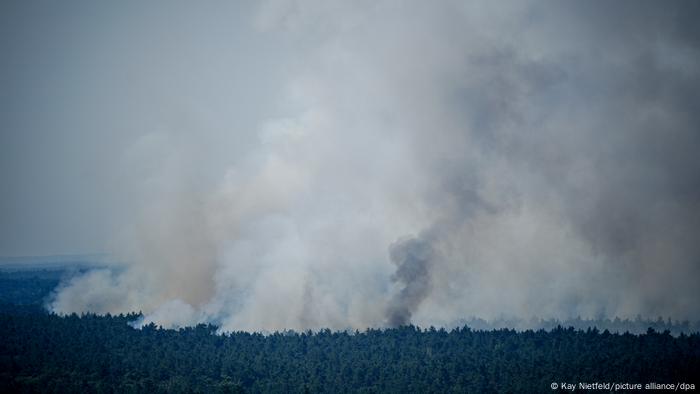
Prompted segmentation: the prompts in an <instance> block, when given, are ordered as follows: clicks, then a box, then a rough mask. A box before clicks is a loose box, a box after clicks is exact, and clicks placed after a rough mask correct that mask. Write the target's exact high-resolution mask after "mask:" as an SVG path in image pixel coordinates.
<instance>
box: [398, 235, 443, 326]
mask: <svg viewBox="0 0 700 394" xmlns="http://www.w3.org/2000/svg"><path fill="white" fill-rule="evenodd" d="M432 254H433V252H432V250H431V246H430V243H428V242H425V241H423V240H421V239H418V238H409V239H406V240H402V241H397V242H396V243H394V244H392V245H391V248H390V249H389V256H390V258H391V262H392V263H394V264H395V265H396V272H395V273H394V275H393V276H392V277H391V280H392V281H393V282H395V283H399V284H400V285H402V286H403V287H402V288H401V290H400V291H399V293H398V294H396V295H395V296H394V298H392V299H391V301H389V306H388V310H387V322H388V324H389V326H390V327H397V326H402V325H406V324H409V323H410V322H411V316H412V315H413V312H414V311H415V310H416V309H417V308H418V306H419V305H420V303H421V302H422V301H423V300H424V299H425V298H426V297H427V296H428V294H429V293H430V287H431V283H430V271H431V270H432V267H431V266H430V265H431V263H432V261H433V256H432Z"/></svg>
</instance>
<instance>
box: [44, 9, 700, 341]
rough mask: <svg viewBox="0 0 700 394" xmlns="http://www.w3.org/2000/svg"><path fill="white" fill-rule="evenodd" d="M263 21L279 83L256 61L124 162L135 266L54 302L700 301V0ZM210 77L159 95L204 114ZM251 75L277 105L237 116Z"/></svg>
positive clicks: (669, 307)
mask: <svg viewBox="0 0 700 394" xmlns="http://www.w3.org/2000/svg"><path fill="white" fill-rule="evenodd" d="M243 15H245V16H246V17H247V18H248V19H249V21H248V22H249V23H250V24H253V23H254V24H255V28H254V29H255V30H253V32H249V34H251V35H253V36H258V35H259V36H264V37H266V38H265V39H266V40H271V41H273V42H275V43H276V44H275V45H278V46H279V47H280V48H279V51H273V53H274V55H270V51H265V50H260V51H257V50H256V49H255V48H248V47H245V49H246V50H248V51H249V52H246V53H250V54H251V56H253V57H255V56H258V57H263V56H266V57H265V58H266V59H269V58H268V57H267V56H269V57H271V59H272V60H271V62H270V64H272V65H273V66H270V67H277V68H276V69H275V70H276V73H273V75H274V76H275V77H274V78H277V79H275V80H276V81H279V85H278V86H274V87H273V88H269V87H267V88H265V87H264V86H263V85H264V81H267V79H266V75H258V74H255V73H253V71H251V78H253V79H252V80H253V81H259V82H260V91H258V90H257V85H256V84H255V83H253V84H250V83H249V84H248V85H241V86H244V87H243V88H242V90H236V89H232V92H231V94H232V95H234V96H235V97H236V98H237V99H236V100H213V101H216V102H217V104H216V105H221V106H224V107H225V106H226V103H234V104H231V105H230V106H229V107H226V108H224V109H223V110H218V107H217V108H215V109H214V110H211V108H207V107H206V106H205V108H204V109H201V110H199V109H198V110H196V111H195V110H192V112H194V115H191V116H185V115H182V116H181V115H178V116H175V117H174V119H173V118H172V116H171V115H167V113H169V112H168V111H160V112H157V113H156V114H154V115H153V116H154V117H156V118H157V119H159V120H161V122H160V123H159V127H156V128H155V129H153V130H149V131H148V132H143V133H140V134H139V135H138V136H137V137H135V138H133V139H130V140H129V141H130V143H129V144H127V145H126V148H125V149H124V151H123V152H122V153H123V154H122V155H121V161H120V162H119V165H118V167H119V173H120V174H121V175H120V177H119V184H120V185H123V186H124V190H125V191H124V194H123V196H124V198H123V204H124V206H126V207H129V209H125V208H124V207H122V208H121V209H119V210H118V211H119V212H128V213H127V214H123V215H122V216H123V217H122V218H121V222H122V224H123V225H122V226H121V231H120V232H118V233H117V234H115V235H114V243H115V245H116V246H115V249H116V250H117V252H118V253H119V255H120V256H121V257H122V260H123V261H125V268H124V270H123V271H120V272H106V271H97V272H92V273H89V274H86V275H85V276H82V277H77V278H73V279H72V280H71V281H70V282H68V283H65V284H64V285H63V286H62V287H61V288H60V289H59V290H58V292H57V294H56V297H55V299H54V300H53V301H52V303H51V304H50V308H51V309H52V310H53V311H56V312H59V313H69V312H74V311H76V312H80V311H95V312H118V311H130V310H134V311H138V310H141V311H143V312H144V320H143V321H142V322H139V324H148V323H149V322H155V323H156V324H162V325H164V326H182V325H186V324H196V323H198V322H212V323H215V324H218V325H219V326H220V327H221V329H222V330H283V329H309V328H321V327H330V328H334V329H345V328H365V327H368V326H384V325H389V326H396V325H402V324H408V323H414V324H420V325H431V324H432V325H449V324H451V323H452V322H454V321H457V320H459V319H461V318H465V317H468V316H479V317H483V318H485V319H496V318H502V317H516V318H522V319H529V318H531V317H533V316H538V317H542V318H559V319H567V318H571V317H575V316H582V317H584V318H585V317H589V318H597V317H613V316H620V317H623V318H624V317H634V316H636V315H637V314H641V315H643V316H659V315H661V316H668V317H671V318H674V319H698V318H700V293H699V290H698V286H697V284H696V283H695V282H696V279H697V278H698V277H700V242H699V241H700V239H699V238H698V237H699V235H700V160H699V159H698V155H697V148H698V147H700V133H698V124H700V116H699V115H698V111H696V110H695V106H696V105H697V103H698V102H700V89H698V87H700V67H698V65H700V61H699V60H700V46H699V45H698V43H699V42H700V34H699V31H698V29H697V27H696V26H697V24H696V23H695V20H696V18H695V16H698V9H697V6H696V5H695V4H694V3H691V2H688V3H685V2H674V3H664V4H660V3H656V2H649V3H647V2H624V1H622V2H616V3H614V4H609V3H606V2H586V3H581V4H572V3H560V2H534V3H530V2H519V3H517V4H498V3H493V2H480V1H475V2H466V3H465V2H451V1H445V2H438V3H434V2H418V1H417V2H393V1H386V2H384V1H381V2H370V3H367V4H362V3H349V2H333V1H330V2H329V1H318V2H316V1H300V2H297V1H273V2H267V3H265V4H264V5H263V6H262V7H261V9H259V10H257V11H256V12H254V13H247V14H243ZM176 29H179V27H177V28H176ZM202 29H203V31H200V32H198V33H197V34H199V35H194V36H193V37H198V38H199V39H201V40H202V42H208V41H207V39H208V38H209V36H210V34H211V35H212V36H217V37H220V36H219V35H218V31H217V30H216V29H212V30H211V31H210V30H208V29H207V27H204V26H203V27H202ZM251 29H253V28H251ZM237 45H243V44H237ZM226 48H227V47H226V46H225V45H222V51H224V50H226ZM236 49H240V48H238V47H235V46H234V49H233V50H234V51H235V50H236ZM246 56H247V55H246ZM214 58H215V59H216V57H214ZM195 66H196V65H195ZM195 66H193V68H194V69H198V68H197V67H195ZM144 67H145V66H144ZM218 72H219V74H217V73H214V74H213V75H214V76H217V75H218V76H220V77H222V78H223V77H224V76H225V75H227V74H226V71H218ZM182 73H185V74H184V75H185V76H189V75H190V74H188V73H187V72H185V71H179V72H178V73H175V74H170V73H169V72H168V71H167V70H166V71H164V73H163V76H162V78H164V80H165V81H166V82H167V81H170V80H171V79H172V80H173V81H180V80H181V79H180V77H182ZM207 75H209V74H207ZM209 77H210V78H213V77H211V76H209ZM271 78H272V77H271ZM241 80H245V79H244V78H241ZM163 85H164V86H166V85H167V83H164V84H163ZM209 86H210V85H207V84H205V85H204V86H202V87H201V90H196V91H195V94H193V95H192V96H188V94H189V93H192V92H191V91H190V90H187V89H184V92H183V93H182V94H180V95H178V94H172V92H171V91H170V90H169V89H166V91H165V93H163V95H162V97H159V96H158V94H157V90H156V93H150V94H152V95H155V99H156V100H158V99H161V100H163V102H164V103H166V104H165V105H166V107H167V108H171V109H172V112H173V113H179V111H181V110H182V111H183V112H184V113H188V108H190V106H194V107H196V108H199V107H198V105H202V103H205V102H208V101H207V100H208V99H211V97H209V96H208V95H207V94H206V92H208V90H207V87H209ZM212 86H214V85H212ZM212 89H213V88H212ZM248 91H251V92H253V91H254V92H255V94H256V95H258V96H261V97H265V98H266V99H267V100H268V101H267V102H268V104H269V110H259V112H258V113H255V114H254V116H253V115H251V116H253V117H254V118H255V121H251V122H248V123H245V124H241V123H236V122H235V121H232V120H231V116H230V114H231V113H233V114H239V113H240V114H241V116H243V115H244V114H245V113H247V112H249V111H246V110H242V109H240V105H243V104H241V103H244V102H245V101H246V100H245V98H246V95H247V94H248V93H247V92H248ZM203 92H204V93H203ZM217 92H218V91H217ZM239 96H241V97H243V98H242V99H241V98H240V97H239ZM173 97H187V100H185V99H182V102H181V101H179V100H177V99H173ZM212 97H214V98H218V97H219V96H216V95H212ZM173 100H174V102H173ZM155 102H157V101H155ZM261 102H262V103H265V101H264V100H263V101H261ZM265 108H267V107H265ZM163 112H165V113H166V114H164V115H160V114H161V113H163ZM249 115H250V114H249ZM182 118H184V120H183V119H182ZM408 234H419V236H417V237H409V238H406V236H407V235H408Z"/></svg>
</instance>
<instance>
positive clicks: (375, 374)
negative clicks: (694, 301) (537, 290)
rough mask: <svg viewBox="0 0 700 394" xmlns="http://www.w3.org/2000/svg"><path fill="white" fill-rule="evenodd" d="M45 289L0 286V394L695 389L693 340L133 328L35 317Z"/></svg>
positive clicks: (567, 331)
mask: <svg viewBox="0 0 700 394" xmlns="http://www.w3.org/2000/svg"><path fill="white" fill-rule="evenodd" d="M57 278H58V276H53V277H52V276H51V275H49V274H43V275H34V276H32V275H24V276H21V275H20V276H17V275H8V274H3V275H2V276H0V292H2V294H3V298H2V304H0V338H1V339H0V392H3V393H5V392H7V393H9V392H56V393H59V392H81V393H82V392H99V393H113V392H118V393H122V392H124V393H140V392H168V393H191V392H194V393H212V392H218V393H244V392H245V393H247V392H251V393H257V392H271V393H317V392H319V393H320V392H362V393H383V392H388V393H399V392H401V393H406V392H415V393H445V392H447V393H449V392H454V393H461V392H475V393H479V392H552V390H551V388H550V385H551V384H552V383H553V382H574V383H577V382H620V383H642V384H645V383H650V382H655V383H677V382H685V383H694V384H695V386H696V387H697V377H698V376H700V335H698V333H690V334H687V333H683V332H682V333H680V334H679V335H675V336H674V335H671V332H670V331H669V330H666V331H664V332H659V331H657V330H655V329H654V328H651V327H649V328H648V329H647V331H646V332H645V333H643V334H640V335H636V334H631V333H622V334H618V333H611V332H609V331H608V330H603V331H600V330H599V329H597V328H594V327H591V328H587V329H585V330H581V329H574V328H573V327H562V326H557V327H555V328H553V329H551V330H543V329H540V330H536V331H534V330H524V331H515V330H513V329H498V330H480V329H472V328H470V327H468V326H462V327H459V328H455V329H450V330H445V329H437V328H433V327H429V328H419V327H415V326H412V325H409V326H402V327H397V328H390V329H367V330H364V331H341V332H332V331H330V330H321V331H317V332H311V331H308V332H301V333H298V332H292V331H286V332H275V333H265V334H263V333H251V332H231V333H220V332H218V331H217V327H216V326H213V325H204V324H200V325H198V326H196V327H187V328H180V329H177V330H174V329H163V328H160V327H157V326H155V325H153V324H150V325H147V326H145V327H143V328H142V329H135V328H133V327H132V326H131V325H130V324H129V323H130V322H133V321H134V320H136V319H138V318H139V317H140V315H139V314H137V313H132V314H127V315H95V314H83V315H75V314H73V315H66V316H59V315H56V314H52V313H49V312H47V311H46V310H45V309H44V308H43V306H42V304H41V303H40V302H39V301H40V300H41V299H42V297H40V295H41V294H42V291H45V289H47V288H49V287H50V284H51V283H54V282H51V281H57V280H58V279H57ZM22 283H24V286H22V285H21V284H22ZM42 289H44V290H42ZM45 296H46V294H44V297H45ZM21 300H25V302H20V301H21ZM560 390H561V388H560Z"/></svg>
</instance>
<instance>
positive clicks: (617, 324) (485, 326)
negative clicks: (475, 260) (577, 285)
mask: <svg viewBox="0 0 700 394" xmlns="http://www.w3.org/2000/svg"><path fill="white" fill-rule="evenodd" d="M463 326H469V327H471V328H472V329H475V330H487V331H488V330H497V329H501V328H512V329H515V330H517V331H525V330H540V329H542V330H553V329H555V328H556V327H558V326H561V327H573V328H574V329H577V330H587V329H589V328H597V329H598V330H600V331H604V330H608V331H610V332H613V333H620V334H622V333H626V332H629V333H631V334H643V333H645V332H647V330H648V329H649V328H652V329H654V330H655V331H658V332H664V331H669V332H670V333H671V335H680V334H681V333H685V334H691V333H697V332H700V322H698V321H695V322H690V321H688V320H683V321H680V320H671V319H670V318H667V319H665V320H664V318H662V317H659V318H657V319H656V320H652V319H645V318H642V317H641V316H637V317H636V318H634V319H620V318H618V317H616V318H614V319H608V318H599V319H582V318H580V317H577V318H574V319H566V320H558V319H536V318H533V319H529V320H525V319H496V320H492V321H486V320H483V319H479V318H470V319H462V320H459V321H458V322H457V323H456V324H454V327H463Z"/></svg>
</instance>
